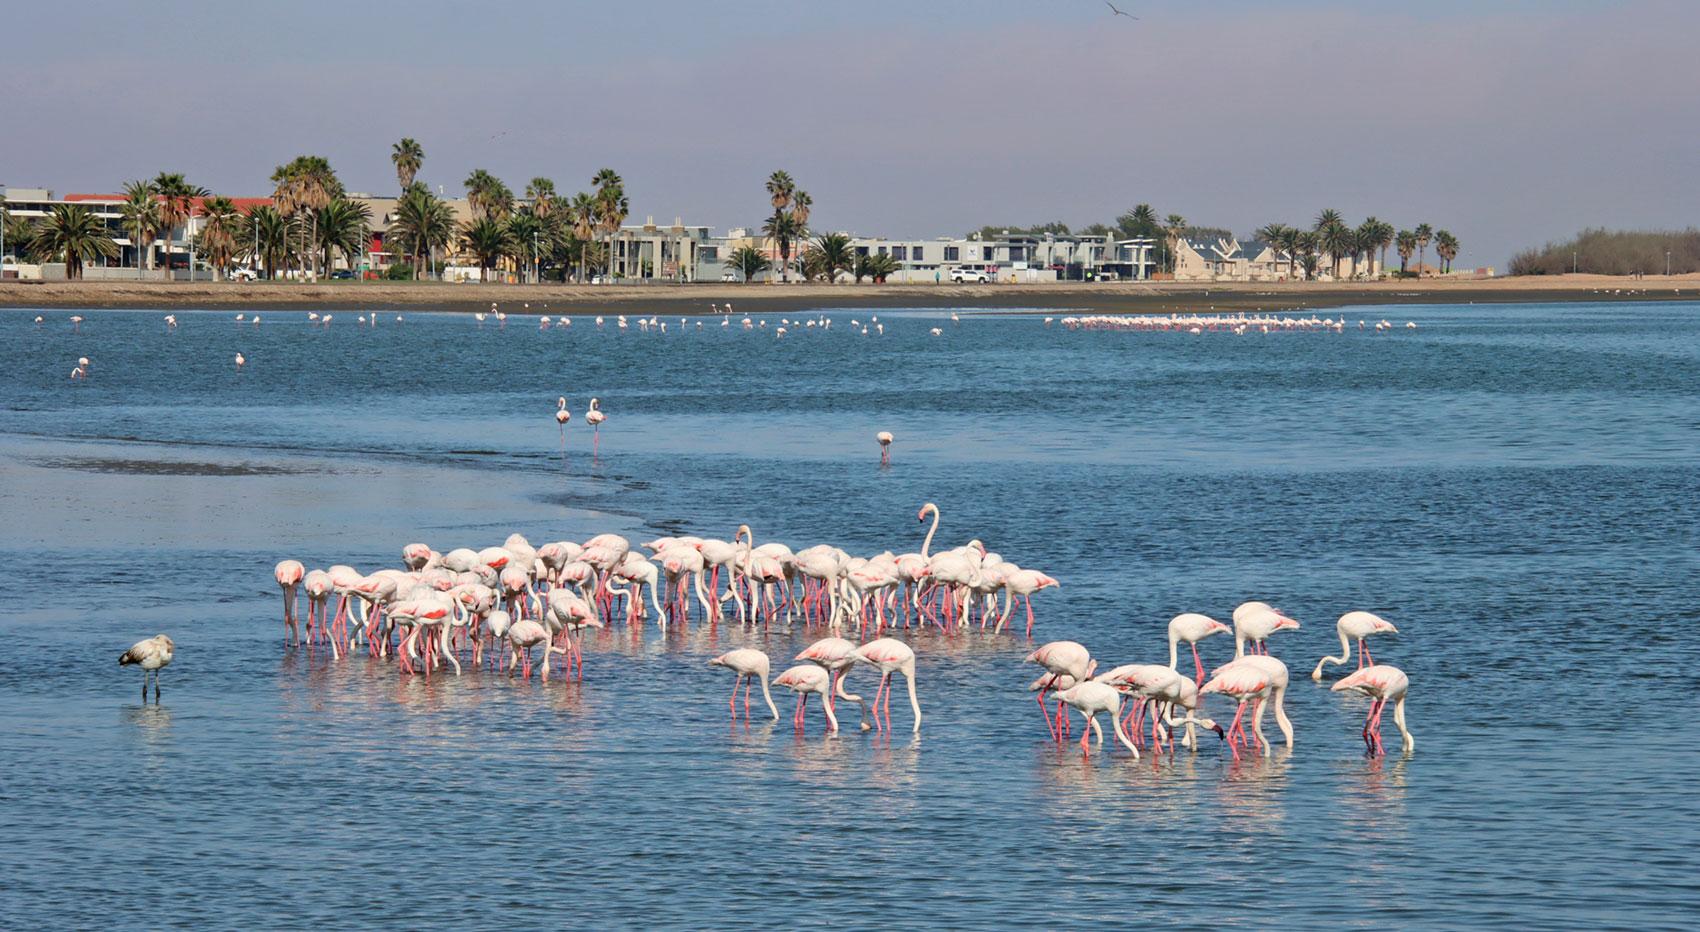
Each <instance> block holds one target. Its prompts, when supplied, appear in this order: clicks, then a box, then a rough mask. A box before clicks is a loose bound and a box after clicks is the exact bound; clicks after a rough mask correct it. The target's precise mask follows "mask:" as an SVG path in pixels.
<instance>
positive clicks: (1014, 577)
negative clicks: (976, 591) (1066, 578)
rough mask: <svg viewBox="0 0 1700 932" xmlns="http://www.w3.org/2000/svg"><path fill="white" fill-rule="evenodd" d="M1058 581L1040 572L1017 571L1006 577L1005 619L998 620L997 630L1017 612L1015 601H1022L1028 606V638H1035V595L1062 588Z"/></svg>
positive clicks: (1000, 629)
mask: <svg viewBox="0 0 1700 932" xmlns="http://www.w3.org/2000/svg"><path fill="white" fill-rule="evenodd" d="M1060 585H1061V584H1060V583H1058V582H1057V581H1056V580H1054V579H1052V578H1051V577H1049V576H1046V575H1045V574H1044V573H1041V572H1039V571H1038V570H1016V571H1014V572H1012V573H1010V574H1008V575H1007V576H1005V577H1004V584H1003V592H1004V609H1003V617H1002V618H1000V619H998V627H997V630H999V631H1002V630H1003V626H1004V625H1005V624H1007V623H1008V622H1009V616H1010V614H1011V613H1013V612H1014V611H1015V600H1016V599H1018V598H1019V599H1021V600H1022V602H1023V603H1024V604H1025V605H1026V606H1027V636H1028V637H1032V636H1033V593H1035V592H1038V591H1039V590H1040V589H1044V588H1046V587H1050V586H1060Z"/></svg>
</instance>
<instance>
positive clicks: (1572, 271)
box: [1570, 249, 1576, 275]
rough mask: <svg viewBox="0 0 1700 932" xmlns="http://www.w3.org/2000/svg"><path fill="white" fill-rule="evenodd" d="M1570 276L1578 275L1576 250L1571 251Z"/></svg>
mask: <svg viewBox="0 0 1700 932" xmlns="http://www.w3.org/2000/svg"><path fill="white" fill-rule="evenodd" d="M1570 274H1572V275H1575V274H1576V250H1574V249H1572V250H1570Z"/></svg>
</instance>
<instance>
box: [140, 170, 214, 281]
mask: <svg viewBox="0 0 1700 932" xmlns="http://www.w3.org/2000/svg"><path fill="white" fill-rule="evenodd" d="M153 189H154V193H155V194H158V195H159V198H160V201H159V225H160V230H161V231H162V232H163V233H164V234H165V280H166V281H170V280H171V232H172V230H174V229H176V228H177V227H179V226H182V225H183V224H185V223H186V222H188V220H189V213H190V211H191V210H192V209H193V208H194V204H195V201H196V200H197V199H199V198H203V197H206V196H207V194H208V193H209V192H208V191H207V189H206V188H203V187H201V186H200V185H196V184H190V183H189V182H187V181H185V180H184V179H183V176H182V175H181V174H177V173H172V172H160V173H159V175H158V176H157V177H155V178H154V180H153ZM188 235H189V232H188V230H184V231H183V237H184V239H187V238H188ZM193 277H194V275H193V272H192V271H191V274H190V278H193Z"/></svg>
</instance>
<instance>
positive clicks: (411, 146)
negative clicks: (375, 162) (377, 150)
mask: <svg viewBox="0 0 1700 932" xmlns="http://www.w3.org/2000/svg"><path fill="white" fill-rule="evenodd" d="M390 161H392V162H394V163H395V180H396V181H398V182H400V183H401V189H402V190H403V191H406V190H407V189H408V188H411V187H413V179H414V178H415V177H417V176H418V175H419V169H420V168H421V167H422V166H423V165H424V164H425V150H424V149H423V148H422V147H420V145H419V143H418V141H417V140H415V139H414V138H413V137H411V136H403V137H402V140H401V142H398V143H396V144H395V145H394V146H391V147H390Z"/></svg>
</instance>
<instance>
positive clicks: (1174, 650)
mask: <svg viewBox="0 0 1700 932" xmlns="http://www.w3.org/2000/svg"><path fill="white" fill-rule="evenodd" d="M1180 648H1181V639H1180V637H1178V636H1177V635H1173V634H1171V635H1169V669H1171V670H1179V669H1180V662H1181V657H1180Z"/></svg>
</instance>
